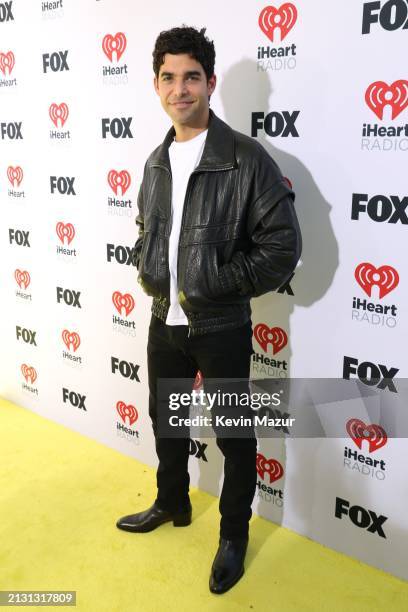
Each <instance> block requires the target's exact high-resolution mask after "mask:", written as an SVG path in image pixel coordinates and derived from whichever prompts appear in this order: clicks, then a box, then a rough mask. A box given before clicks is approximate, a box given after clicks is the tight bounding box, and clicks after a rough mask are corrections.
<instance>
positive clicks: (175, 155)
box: [117, 26, 301, 593]
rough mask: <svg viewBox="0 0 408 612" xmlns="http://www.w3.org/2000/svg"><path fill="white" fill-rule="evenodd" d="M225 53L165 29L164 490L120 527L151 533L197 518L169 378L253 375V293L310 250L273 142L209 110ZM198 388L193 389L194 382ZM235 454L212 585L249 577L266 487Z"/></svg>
mask: <svg viewBox="0 0 408 612" xmlns="http://www.w3.org/2000/svg"><path fill="white" fill-rule="evenodd" d="M214 62H215V50H214V45H213V43H212V42H210V41H209V40H208V38H207V37H206V36H205V29H202V30H201V31H197V30H195V29H194V28H189V27H184V26H183V27H181V28H173V29H172V30H169V31H166V32H162V33H161V34H160V35H159V37H158V38H157V40H156V44H155V48H154V52H153V69H154V73H155V77H154V87H155V90H156V92H157V94H158V96H159V97H160V101H161V104H162V106H163V108H164V110H165V111H166V113H167V114H168V115H169V116H170V118H171V120H172V123H173V127H172V128H171V129H170V131H169V132H168V133H167V135H166V137H165V139H164V141H163V143H162V144H161V145H160V146H159V147H158V148H157V149H155V150H154V151H153V153H152V154H151V155H150V157H149V158H148V160H147V162H146V165H145V169H144V176H143V183H142V186H141V189H140V192H139V197H138V209H139V213H138V216H137V218H136V223H137V225H138V227H139V237H138V240H137V242H136V244H135V263H136V266H137V268H138V272H139V276H138V282H139V283H140V284H141V286H142V288H143V289H144V291H145V292H146V293H147V294H148V295H150V296H152V297H153V304H152V318H151V323H150V327H149V339H148V347H147V353H148V373H149V392H150V394H149V415H150V417H151V419H152V425H153V431H154V434H155V441H156V451H157V455H158V459H159V466H158V470H157V487H158V494H157V498H156V500H155V502H154V504H153V505H152V506H151V507H150V508H148V509H147V510H145V511H143V512H139V513H137V514H133V515H128V516H125V517H122V518H121V519H119V520H118V522H117V527H119V528H120V529H124V530H127V531H133V532H147V531H151V530H153V529H155V528H156V527H158V526H159V525H161V524H162V523H165V522H168V521H172V522H173V524H174V526H186V525H189V524H190V523H191V514H192V509H191V504H190V499H189V495H188V491H189V482H190V479H189V473H188V458H189V439H188V437H181V438H180V437H179V438H175V437H173V438H171V437H163V436H162V435H160V432H159V431H158V420H159V418H160V414H161V409H160V400H159V397H158V391H157V383H158V381H159V380H160V379H163V378H168V379H177V378H178V379H187V380H191V381H193V380H194V378H195V376H196V374H197V371H198V370H200V371H201V374H202V376H203V378H204V381H206V380H207V379H208V380H210V379H212V378H218V379H220V378H221V379H226V378H242V379H246V380H248V378H249V372H250V358H251V353H252V352H253V349H252V329H251V308H250V299H251V298H253V297H256V296H259V295H262V294H264V293H266V292H268V291H271V290H275V289H278V288H279V287H280V286H281V285H282V284H283V283H284V282H285V281H286V280H287V279H288V278H289V276H290V275H291V273H292V271H293V269H294V268H295V266H296V264H297V261H298V259H299V257H300V250H301V238H300V231H299V226H298V222H297V218H296V213H295V210H294V207H293V200H294V194H293V192H292V191H291V189H290V188H289V186H288V183H287V181H286V180H285V179H284V178H283V177H282V175H281V173H280V170H279V168H278V167H277V165H276V164H275V162H274V161H273V160H272V159H271V158H270V156H269V155H268V154H267V152H266V151H265V149H264V148H263V147H262V146H261V145H260V144H259V143H258V142H257V141H255V140H253V139H252V138H250V137H248V136H245V135H243V134H240V133H239V132H236V131H234V130H232V129H231V128H230V127H229V126H228V125H227V124H226V123H224V122H223V121H221V120H220V119H219V118H218V117H216V115H215V114H214V113H213V111H212V110H210V108H209V101H210V97H211V95H212V93H213V91H214V89H215V86H216V76H215V74H214ZM190 388H191V386H190ZM217 445H218V447H219V448H220V449H221V451H222V453H223V455H224V458H225V463H224V483H223V488H222V493H221V497H220V505H219V508H220V513H221V525H220V540H219V548H218V551H217V554H216V556H215V559H214V563H213V565H212V569H211V574H210V590H211V591H212V592H213V593H223V592H225V591H227V590H228V589H229V588H231V587H232V586H233V585H234V584H235V583H236V582H237V581H238V580H239V579H240V578H241V576H242V574H243V572H244V559H245V554H246V550H247V544H248V523H249V520H250V518H251V515H252V513H251V504H252V501H253V498H254V494H255V488H256V451H257V447H256V439H255V438H254V437H253V436H248V437H246V438H238V437H237V438H234V437H221V436H218V437H217Z"/></svg>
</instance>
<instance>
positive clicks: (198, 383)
mask: <svg viewBox="0 0 408 612" xmlns="http://www.w3.org/2000/svg"><path fill="white" fill-rule="evenodd" d="M202 384H203V375H202V373H201V370H197V374H196V377H195V379H194V383H193V389H194V391H197V389H200V387H202Z"/></svg>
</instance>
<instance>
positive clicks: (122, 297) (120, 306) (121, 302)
mask: <svg viewBox="0 0 408 612" xmlns="http://www.w3.org/2000/svg"><path fill="white" fill-rule="evenodd" d="M112 302H113V304H114V306H115V308H116V310H117V311H118V313H119V314H120V315H121V316H122V315H123V311H125V317H127V316H128V314H129V313H131V312H132V310H133V309H134V307H135V300H134V299H133V297H132V296H131V295H130V293H121V292H120V291H115V292H114V293H112Z"/></svg>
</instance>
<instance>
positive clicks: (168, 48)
mask: <svg viewBox="0 0 408 612" xmlns="http://www.w3.org/2000/svg"><path fill="white" fill-rule="evenodd" d="M205 31H206V28H202V29H201V30H200V31H198V30H196V29H195V28H191V27H188V26H186V25H184V24H183V25H182V27H181V28H172V29H171V30H166V31H164V32H160V34H159V36H158V37H157V39H156V42H155V45H154V49H153V70H154V74H155V75H156V77H158V76H159V72H160V66H161V65H162V64H163V63H164V56H165V54H166V53H171V54H174V55H177V54H178V53H188V54H189V55H190V56H191V57H192V58H193V59H195V60H196V61H197V62H199V63H200V64H201V66H202V67H203V70H204V72H205V74H206V76H207V81H208V79H209V78H210V77H212V75H213V74H214V64H215V48H214V42H213V41H212V40H211V41H210V40H209V39H208V38H207V36H205Z"/></svg>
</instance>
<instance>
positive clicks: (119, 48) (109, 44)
mask: <svg viewBox="0 0 408 612" xmlns="http://www.w3.org/2000/svg"><path fill="white" fill-rule="evenodd" d="M102 49H103V52H104V53H105V55H106V57H107V58H108V60H109V61H110V62H113V53H114V52H116V61H117V62H118V61H119V60H120V58H121V56H122V53H123V52H124V50H125V49H126V36H125V35H124V34H123V32H117V34H115V36H112V34H106V36H104V38H103V41H102Z"/></svg>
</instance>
